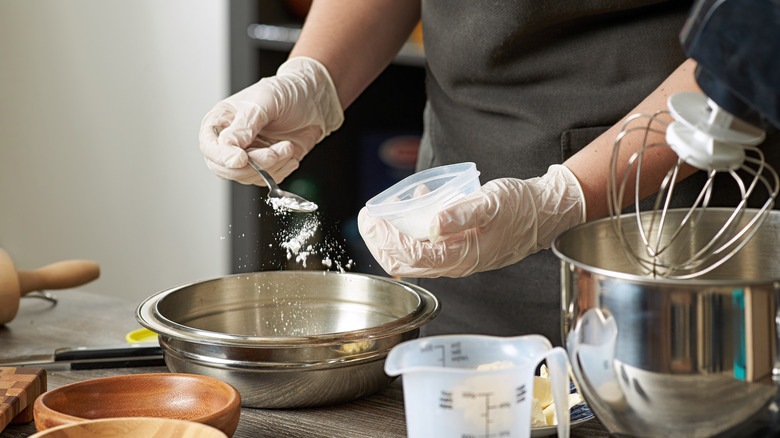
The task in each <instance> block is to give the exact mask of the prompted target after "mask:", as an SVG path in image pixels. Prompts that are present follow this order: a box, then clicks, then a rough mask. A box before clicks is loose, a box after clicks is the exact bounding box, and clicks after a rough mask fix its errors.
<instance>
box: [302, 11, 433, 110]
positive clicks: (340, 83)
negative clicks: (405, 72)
mask: <svg viewBox="0 0 780 438" xmlns="http://www.w3.org/2000/svg"><path fill="white" fill-rule="evenodd" d="M419 20H420V1H419V0H402V1H398V0H370V1H365V0H315V1H314V2H313V3H312V6H311V9H310V10H309V13H308V15H307V17H306V22H305V23H304V25H303V29H302V30H301V35H300V37H299V38H298V42H297V43H296V44H295V47H294V48H293V50H292V52H291V53H290V58H293V57H296V56H307V57H310V58H314V59H316V60H318V61H320V62H321V63H322V64H323V65H325V67H326V68H327V69H328V72H329V73H330V76H331V78H332V79H333V83H334V84H335V86H336V90H337V92H338V95H339V100H340V101H341V105H342V107H343V108H346V107H348V106H349V105H350V104H351V103H352V102H354V100H355V99H356V98H357V97H358V95H360V93H361V92H362V91H363V90H364V89H365V88H366V87H368V85H369V84H370V83H371V82H372V81H373V80H374V79H375V78H376V77H377V76H379V74H380V73H381V72H382V70H384V69H385V68H386V67H387V66H388V65H389V64H390V62H391V61H392V60H393V58H394V57H395V56H396V54H398V51H399V50H400V49H401V47H402V46H403V44H404V42H406V40H407V39H408V38H409V35H410V34H411V33H412V30H413V29H414V27H415V25H417V23H418V22H419Z"/></svg>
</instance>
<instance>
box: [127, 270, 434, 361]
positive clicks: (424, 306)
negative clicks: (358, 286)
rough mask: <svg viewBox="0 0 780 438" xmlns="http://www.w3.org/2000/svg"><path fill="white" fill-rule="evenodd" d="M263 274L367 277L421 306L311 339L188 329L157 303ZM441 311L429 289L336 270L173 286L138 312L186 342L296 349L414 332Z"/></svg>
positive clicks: (144, 321) (151, 325) (147, 323)
mask: <svg viewBox="0 0 780 438" xmlns="http://www.w3.org/2000/svg"><path fill="white" fill-rule="evenodd" d="M263 272H274V273H279V272H284V273H289V274H290V275H294V274H295V275H300V274H303V275H320V276H321V275H337V276H354V277H359V278H368V279H371V280H375V281H382V282H387V283H392V284H394V285H396V286H399V287H401V288H403V289H405V290H406V291H408V292H409V293H411V294H413V295H414V296H416V297H417V299H418V303H417V306H416V307H415V309H414V310H412V311H411V312H409V313H408V314H406V315H404V316H402V317H400V318H398V319H396V320H394V321H391V322H387V323H384V324H379V325H376V326H373V327H367V328H363V329H359V330H351V331H346V332H332V333H323V334H319V335H309V336H270V337H269V336H250V335H233V334H230V333H222V332H214V331H210V330H203V329H198V328H194V327H189V326H186V325H183V324H180V323H177V322H175V321H172V320H170V319H168V318H166V317H165V316H163V315H162V314H161V313H160V312H159V310H158V304H159V303H160V302H161V301H162V300H163V299H164V298H165V297H167V296H168V295H170V294H173V293H175V292H178V291H180V290H182V289H185V288H188V287H191V286H195V285H198V284H203V283H208V282H212V281H219V280H223V279H227V278H233V277H242V276H244V277H245V276H247V275H252V274H262V273H263ZM440 311H441V304H440V303H439V300H438V299H437V298H436V297H435V296H434V295H433V294H432V293H430V292H428V291H427V290H425V289H423V288H421V287H419V286H417V285H414V284H410V283H406V282H403V281H400V280H395V279H393V278H388V277H380V276H378V275H371V274H357V273H344V272H335V271H260V272H253V273H243V274H232V275H226V276H220V277H213V278H210V279H206V280H202V281H195V282H191V283H186V284H182V285H179V286H175V287H172V288H170V289H166V290H163V291H161V292H158V293H156V294H154V295H152V296H150V297H149V298H147V299H145V300H144V301H143V302H141V304H140V305H139V306H138V309H137V310H136V319H137V320H138V322H139V323H140V324H141V325H142V326H143V327H145V328H147V329H149V330H151V331H152V332H154V333H157V334H158V335H162V336H168V337H170V338H173V339H179V340H183V341H187V342H197V343H212V344H218V345H233V346H248V347H295V346H312V345H334V344H343V343H350V342H355V341H360V340H369V339H380V338H386V337H391V336H396V335H398V334H402V333H406V332H410V331H412V330H415V329H417V328H419V327H421V326H423V325H425V324H426V323H428V322H430V321H431V320H432V319H433V318H435V317H436V316H437V315H438V314H439V312H440Z"/></svg>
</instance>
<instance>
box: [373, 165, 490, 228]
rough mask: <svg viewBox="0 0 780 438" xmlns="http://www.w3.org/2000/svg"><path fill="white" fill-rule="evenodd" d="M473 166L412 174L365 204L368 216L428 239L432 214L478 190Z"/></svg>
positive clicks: (460, 166) (437, 169)
mask: <svg viewBox="0 0 780 438" xmlns="http://www.w3.org/2000/svg"><path fill="white" fill-rule="evenodd" d="M479 187H480V183H479V171H478V170H477V166H476V164H474V163H471V162H468V163H458V164H450V165H447V166H440V167H434V168H431V169H427V170H423V171H421V172H418V173H415V174H414V175H411V176H409V177H407V178H405V179H403V180H402V181H400V182H398V183H396V184H394V185H393V186H391V187H390V188H388V189H387V190H385V191H383V192H382V193H380V194H378V195H376V196H374V197H373V198H371V199H370V200H369V201H368V202H366V209H367V210H368V214H369V215H371V216H373V217H379V218H382V219H385V220H387V221H389V222H390V223H392V224H393V225H394V226H396V227H397V228H398V229H399V230H400V231H401V232H403V233H404V234H407V235H409V236H412V237H414V238H415V239H418V240H428V225H429V224H430V222H431V219H432V218H433V216H434V215H436V213H438V212H439V211H441V210H442V209H444V207H446V206H447V205H450V204H451V203H453V202H454V201H456V200H458V199H460V198H462V197H464V196H466V195H468V194H469V193H473V192H475V191H476V190H477V189H479Z"/></svg>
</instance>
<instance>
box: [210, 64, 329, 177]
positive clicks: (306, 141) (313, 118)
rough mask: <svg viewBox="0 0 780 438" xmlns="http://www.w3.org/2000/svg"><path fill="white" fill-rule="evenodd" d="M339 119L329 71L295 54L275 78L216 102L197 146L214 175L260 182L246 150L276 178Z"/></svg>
mask: <svg viewBox="0 0 780 438" xmlns="http://www.w3.org/2000/svg"><path fill="white" fill-rule="evenodd" d="M343 121H344V111H343V110H342V108H341V103H340V102H339V97H338V94H337V93H336V87H335V85H333V81H332V80H331V78H330V74H329V73H328V70H327V69H326V68H325V66H323V65H322V64H321V63H320V62H319V61H317V60H315V59H311V58H307V57H295V58H291V59H289V60H288V61H287V62H285V63H284V64H282V65H281V66H280V67H279V70H277V72H276V76H271V77H268V78H263V79H261V80H260V81H259V82H257V83H255V84H253V85H251V86H249V87H247V88H245V89H243V90H241V91H239V92H238V93H236V94H234V95H232V96H230V97H228V98H226V99H225V100H223V101H221V102H219V103H217V105H215V106H214V108H213V109H212V110H211V111H209V113H208V114H206V116H205V117H204V118H203V121H202V122H201V126H200V150H201V152H202V153H203V155H204V157H205V158H206V165H207V166H208V168H209V169H210V170H211V171H212V172H214V173H215V174H216V175H217V176H219V177H221V178H224V179H232V180H235V181H238V182H240V183H242V184H256V185H261V186H262V185H265V183H264V182H263V180H262V178H260V176H259V175H258V174H257V173H255V172H254V171H253V170H252V168H250V167H249V166H247V153H249V154H250V155H251V156H252V158H253V159H254V160H255V161H256V162H257V163H258V164H259V165H260V167H262V168H264V169H265V170H266V171H267V172H268V173H269V174H271V176H272V177H273V178H274V180H276V182H281V181H282V180H283V179H284V178H286V177H287V176H288V175H289V174H290V173H292V171H294V170H295V169H297V168H298V163H299V162H300V161H301V160H302V159H303V157H304V155H306V154H307V153H308V152H309V151H311V149H312V148H313V147H314V145H316V144H317V143H319V142H320V141H321V140H322V139H323V138H325V136H327V135H328V134H330V133H331V132H332V131H334V130H336V129H338V128H339V126H341V123H342V122H343ZM214 127H218V130H219V131H220V134H219V137H217V134H216V133H215V132H214Z"/></svg>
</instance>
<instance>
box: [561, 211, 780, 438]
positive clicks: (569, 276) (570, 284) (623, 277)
mask: <svg viewBox="0 0 780 438" xmlns="http://www.w3.org/2000/svg"><path fill="white" fill-rule="evenodd" d="M730 211H731V210H712V211H708V213H707V214H706V215H705V220H704V223H703V224H701V226H700V229H699V233H702V234H709V233H711V232H712V231H713V229H714V227H715V226H716V225H717V226H719V224H720V223H721V222H722V221H723V220H724V219H725V217H727V215H728V214H729V213H730ZM683 213H684V210H674V211H671V212H670V217H669V220H673V221H679V220H680V218H681V217H682V214H683ZM646 218H647V215H645V216H644V219H646ZM632 220H633V216H631V218H630V219H626V222H624V224H623V226H624V227H631V226H632V223H631V221H632ZM633 226H634V229H633V232H630V233H628V237H629V240H632V243H634V244H640V243H639V240H638V239H639V237H638V235H637V233H636V224H635V223H634V224H633ZM670 228H674V227H670ZM697 236H698V234H697V235H694V237H693V238H694V239H695V238H697ZM553 250H554V252H555V254H556V255H557V256H558V257H559V258H560V259H561V266H562V279H561V282H562V295H563V300H562V304H563V309H562V312H563V313H562V317H563V318H562V323H563V334H564V339H565V342H566V349H567V351H568V353H569V357H570V359H571V362H572V367H573V369H574V374H575V377H576V378H577V380H578V382H579V385H580V389H581V391H582V393H583V395H584V397H585V399H586V400H587V401H588V403H589V405H590V407H591V409H593V411H594V412H595V413H596V416H597V417H598V418H599V420H601V421H602V422H603V423H604V425H605V427H606V428H607V429H608V430H609V431H610V432H611V433H613V434H617V435H629V436H653V437H656V436H664V437H671V436H680V437H704V436H707V437H709V436H718V435H720V436H748V435H749V434H750V433H758V434H760V435H761V436H769V435H770V429H771V428H772V427H777V425H776V423H775V426H772V422H773V421H775V422H776V421H777V412H778V406H777V405H776V402H775V399H776V397H777V387H776V386H775V384H774V383H773V370H776V369H777V368H778V367H777V364H778V362H777V340H778V336H777V328H776V324H775V318H776V316H777V314H778V313H777V310H778V291H780V285H779V284H778V281H777V280H778V279H780V213H778V212H773V213H772V214H771V216H770V217H769V219H767V221H766V223H765V224H764V225H763V227H762V228H761V229H760V230H759V232H758V234H757V235H756V236H755V237H754V238H753V239H752V240H751V241H750V243H748V245H747V246H745V247H744V248H743V249H742V251H741V252H739V253H738V254H737V255H736V256H735V257H734V258H733V259H732V260H730V261H729V262H727V263H726V264H724V265H723V266H721V267H720V268H718V269H717V270H716V271H713V272H711V273H709V274H707V275H705V276H703V277H699V278H696V279H693V280H675V281H672V280H663V279H654V278H649V277H645V276H640V275H636V274H635V273H634V270H633V268H632V265H631V264H630V263H629V261H628V258H627V257H626V256H625V253H624V252H623V250H622V248H621V246H620V243H619V241H618V239H617V237H616V234H615V233H614V231H613V228H612V224H611V222H610V220H609V219H605V220H599V221H594V222H589V223H585V224H582V225H580V226H578V227H575V228H573V229H571V230H569V231H567V232H565V233H563V234H562V235H560V236H559V237H558V239H557V240H556V241H555V243H554V246H553ZM756 428H758V429H756ZM751 430H752V432H751ZM756 431H757V432H756ZM772 433H777V431H776V430H773V429H772Z"/></svg>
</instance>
